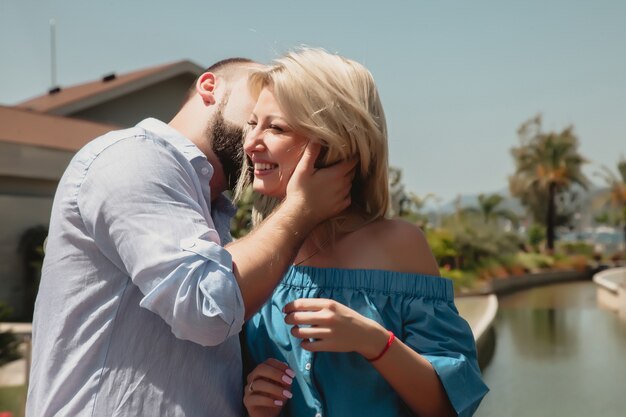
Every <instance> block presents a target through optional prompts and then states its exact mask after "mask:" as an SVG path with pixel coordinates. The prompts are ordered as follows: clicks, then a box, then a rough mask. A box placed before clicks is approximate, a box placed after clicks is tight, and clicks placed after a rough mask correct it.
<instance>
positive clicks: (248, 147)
mask: <svg viewBox="0 0 626 417" xmlns="http://www.w3.org/2000/svg"><path fill="white" fill-rule="evenodd" d="M263 148H264V143H263V131H262V130H261V129H259V128H258V126H255V127H254V129H251V130H250V131H248V133H247V134H246V137H245V140H244V142H243V149H244V151H245V152H246V153H250V152H252V151H259V150H262V149H263Z"/></svg>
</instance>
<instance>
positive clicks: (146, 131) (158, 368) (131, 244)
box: [27, 119, 244, 417]
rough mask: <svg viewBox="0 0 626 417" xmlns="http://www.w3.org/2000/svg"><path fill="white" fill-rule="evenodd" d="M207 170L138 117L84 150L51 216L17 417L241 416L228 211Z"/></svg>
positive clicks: (239, 313) (176, 140)
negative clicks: (24, 396)
mask: <svg viewBox="0 0 626 417" xmlns="http://www.w3.org/2000/svg"><path fill="white" fill-rule="evenodd" d="M212 174H213V168H212V166H211V165H210V164H209V162H208V161H207V159H206V157H205V156H204V155H203V154H202V152H201V151H200V150H199V149H198V148H197V147H196V146H195V145H194V144H193V143H192V142H190V141H189V140H188V139H186V138H185V137H183V136H181V135H180V134H179V133H178V132H176V131H175V130H174V129H172V128H170V127H169V126H168V125H166V124H164V123H162V122H160V121H158V120H155V119H147V120H144V121H143V122H141V123H140V124H139V125H138V126H136V127H134V128H131V129H127V130H122V131H117V132H111V133H109V134H107V135H104V136H102V137H100V138H97V139H95V140H94V141H92V142H90V143H89V144H87V145H86V146H85V147H84V148H83V149H82V150H80V151H79V152H78V153H77V154H76V155H75V157H74V158H73V159H72V161H71V163H70V164H69V166H68V168H67V170H66V172H65V174H64V175H63V178H62V179H61V181H60V183H59V187H58V189H57V193H56V196H55V200H54V205H53V208H52V217H51V220H50V234H49V237H48V243H47V247H46V257H45V260H44V265H43V271H42V278H41V285H40V289H39V296H38V298H37V303H36V307H35V319H34V321H33V362H32V369H31V376H30V386H29V390H28V401H27V415H28V416H29V417H48V416H72V417H77V416H91V417H93V416H98V417H99V416H102V417H104V416H106V417H112V416H125V417H127V416H128V417H129V416H150V417H157V416H158V417H169V416H171V417H174V416H176V417H181V416H187V417H189V416H216V417H229V416H240V415H241V413H242V409H241V397H242V391H241V390H242V381H241V359H240V348H239V339H238V337H237V334H238V333H239V331H240V330H241V327H242V325H243V318H244V305H243V300H242V297H241V292H240V290H239V287H238V285H237V282H236V280H235V278H234V275H233V273H232V260H231V257H230V255H229V253H228V252H227V251H226V250H224V249H223V248H222V247H221V246H220V245H221V244H222V245H223V244H225V243H227V242H228V241H229V240H230V234H229V221H230V218H231V216H232V214H233V207H232V205H230V203H229V202H228V201H227V199H226V198H225V197H223V196H220V197H218V199H217V200H216V201H214V202H213V206H212V205H211V191H210V189H209V180H210V178H211V176H212Z"/></svg>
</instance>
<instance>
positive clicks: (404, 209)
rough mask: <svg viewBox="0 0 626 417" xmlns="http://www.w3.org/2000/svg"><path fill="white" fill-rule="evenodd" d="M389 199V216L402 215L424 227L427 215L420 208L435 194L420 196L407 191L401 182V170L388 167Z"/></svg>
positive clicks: (433, 197)
mask: <svg viewBox="0 0 626 417" xmlns="http://www.w3.org/2000/svg"><path fill="white" fill-rule="evenodd" d="M389 199H390V208H389V215H390V216H391V217H402V218H404V219H406V220H407V221H410V222H412V223H417V224H420V225H421V226H422V227H424V226H425V224H426V223H427V222H428V216H426V215H425V214H424V213H422V209H423V208H424V206H425V204H426V202H427V201H428V200H429V199H436V196H435V195H434V194H432V193H428V194H426V195H425V196H424V197H420V196H418V195H417V194H415V193H412V192H407V191H406V189H405V188H404V184H403V183H402V170H401V169H400V168H394V167H389Z"/></svg>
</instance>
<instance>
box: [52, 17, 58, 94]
mask: <svg viewBox="0 0 626 417" xmlns="http://www.w3.org/2000/svg"><path fill="white" fill-rule="evenodd" d="M56 28H57V22H56V21H55V20H54V19H50V92H51V93H52V91H55V92H58V91H60V90H59V87H58V86H57V40H56Z"/></svg>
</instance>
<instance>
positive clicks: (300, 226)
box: [227, 143, 355, 319]
mask: <svg viewBox="0 0 626 417" xmlns="http://www.w3.org/2000/svg"><path fill="white" fill-rule="evenodd" d="M319 149H320V147H319V145H317V144H313V143H309V145H308V146H307V148H306V149H305V151H304V154H303V155H302V158H301V159H300V162H299V163H298V166H297V167H296V169H295V171H294V173H293V175H292V177H291V179H290V181H289V184H288V186H287V196H286V198H285V200H284V201H283V203H282V204H281V206H280V207H279V208H278V209H277V210H276V212H274V213H273V214H272V215H271V216H270V217H268V218H267V219H266V220H265V221H264V222H263V223H262V224H261V225H260V226H258V227H257V228H256V229H255V230H254V231H253V232H252V233H250V234H249V235H247V236H246V237H244V238H242V239H239V240H237V241H236V242H234V243H231V244H230V245H228V246H227V249H228V251H229V252H230V253H231V255H232V257H233V266H234V268H233V270H234V273H235V277H236V278H237V282H238V283H239V288H240V289H241V293H242V296H243V300H244V304H245V306H246V312H245V317H246V319H247V318H249V317H251V316H252V315H253V314H254V313H255V312H256V311H257V310H258V309H259V308H260V307H261V306H262V305H263V303H264V302H265V300H267V298H268V297H269V296H270V294H271V292H272V291H273V290H274V287H276V285H277V284H278V282H279V281H280V279H281V278H282V276H283V274H284V273H285V271H286V269H287V268H288V267H289V265H290V264H291V263H292V262H293V259H294V257H295V256H296V254H297V253H298V249H299V248H300V245H302V243H303V242H304V240H305V239H306V237H307V236H308V235H309V233H311V231H312V230H313V228H314V227H315V226H317V225H318V224H319V223H320V222H322V221H324V220H326V219H328V218H330V217H332V216H334V215H336V214H338V213H340V212H341V211H343V210H344V209H345V208H347V207H348V206H349V205H350V188H351V184H352V178H353V168H354V164H355V163H354V162H344V163H342V164H338V165H335V166H332V167H329V168H324V169H320V170H316V169H315V168H314V163H315V160H316V159H317V155H318V154H319Z"/></svg>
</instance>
